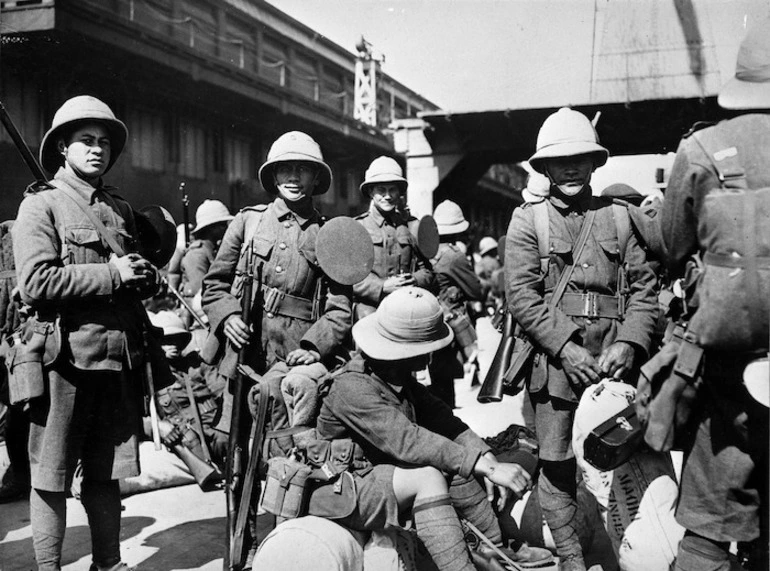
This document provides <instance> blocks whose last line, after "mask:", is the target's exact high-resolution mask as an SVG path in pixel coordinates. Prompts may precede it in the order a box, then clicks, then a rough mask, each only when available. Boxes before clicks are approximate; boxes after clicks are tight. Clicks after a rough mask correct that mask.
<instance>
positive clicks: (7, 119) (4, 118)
mask: <svg viewBox="0 0 770 571" xmlns="http://www.w3.org/2000/svg"><path fill="white" fill-rule="evenodd" d="M0 122H2V123H3V127H5V130H6V131H8V134H9V135H10V137H11V139H12V140H13V144H14V145H16V149H17V150H18V151H19V154H20V155H21V158H22V159H24V162H25V163H26V165H27V167H29V170H31V171H32V176H34V177H35V178H36V179H37V180H39V181H45V180H48V177H47V176H46V175H45V172H44V171H43V167H41V166H40V163H38V162H37V159H36V158H35V155H33V154H32V151H30V150H29V147H28V146H27V143H25V142H24V139H23V138H22V136H21V133H19V130H18V129H17V128H16V125H15V124H14V122H13V120H12V119H11V116H10V115H9V114H8V110H7V109H6V108H5V105H3V102H2V101H0Z"/></svg>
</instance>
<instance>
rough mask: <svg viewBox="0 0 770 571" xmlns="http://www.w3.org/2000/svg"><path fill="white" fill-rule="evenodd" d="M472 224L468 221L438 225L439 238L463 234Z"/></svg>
mask: <svg viewBox="0 0 770 571" xmlns="http://www.w3.org/2000/svg"><path fill="white" fill-rule="evenodd" d="M470 225H471V223H470V222H468V221H467V220H463V221H462V222H458V223H457V224H437V227H438V235H439V236H449V235H451V234H462V233H463V232H465V231H466V230H467V229H468V228H469V227H470Z"/></svg>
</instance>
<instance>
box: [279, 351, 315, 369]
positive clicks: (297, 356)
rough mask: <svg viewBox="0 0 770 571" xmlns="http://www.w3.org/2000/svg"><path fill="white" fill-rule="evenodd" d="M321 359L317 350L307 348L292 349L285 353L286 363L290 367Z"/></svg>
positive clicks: (308, 363)
mask: <svg viewBox="0 0 770 571" xmlns="http://www.w3.org/2000/svg"><path fill="white" fill-rule="evenodd" d="M320 360H321V354H320V353H319V352H318V351H313V350H308V349H294V351H292V352H291V353H289V354H288V355H286V364H287V365H289V366H290V367H294V366H296V365H310V364H312V363H317V362H318V361H320Z"/></svg>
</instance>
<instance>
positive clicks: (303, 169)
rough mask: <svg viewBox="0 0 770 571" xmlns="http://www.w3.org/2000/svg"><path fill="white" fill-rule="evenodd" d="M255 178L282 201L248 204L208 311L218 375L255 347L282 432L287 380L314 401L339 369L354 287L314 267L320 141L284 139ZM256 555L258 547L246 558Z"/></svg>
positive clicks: (222, 253)
mask: <svg viewBox="0 0 770 571" xmlns="http://www.w3.org/2000/svg"><path fill="white" fill-rule="evenodd" d="M259 179H260V182H261V183H262V186H263V187H264V189H265V190H266V191H267V192H268V193H270V194H273V195H276V197H275V199H274V200H273V202H271V203H270V204H257V205H255V206H250V207H247V208H244V209H243V210H242V211H241V212H239V213H238V214H237V215H236V216H235V218H234V219H233V221H232V222H231V223H230V226H228V228H227V232H225V236H224V238H223V240H222V246H221V247H220V249H219V252H218V253H217V257H216V259H215V260H214V262H213V263H212V265H211V268H210V269H209V272H208V274H206V276H205V277H204V279H203V293H202V306H203V310H204V312H205V313H206V315H207V316H208V318H209V323H210V325H211V334H210V336H209V337H210V340H212V341H216V342H217V343H220V344H221V346H224V347H223V349H224V350H223V351H221V355H220V356H221V360H220V362H219V372H220V374H221V375H223V376H224V377H226V378H228V379H232V378H234V376H235V374H236V363H237V357H238V351H239V350H240V349H241V347H243V346H244V345H246V344H249V345H250V347H251V350H250V351H249V352H248V362H247V363H245V364H247V365H250V366H251V367H252V368H253V369H254V370H255V371H256V372H257V373H260V374H263V373H266V374H265V378H266V379H267V380H268V382H269V385H270V390H271V395H272V396H273V399H272V409H271V411H270V418H271V423H272V428H273V429H275V430H277V429H281V428H287V427H289V425H290V423H291V422H292V421H293V420H294V418H292V419H290V418H289V413H288V411H287V409H286V406H285V404H284V400H283V398H282V396H281V385H282V383H283V385H284V386H285V388H286V390H287V392H289V391H290V392H292V393H293V395H294V399H295V400H298V401H299V400H302V399H306V400H310V401H313V402H315V401H314V399H315V398H316V392H317V388H316V381H319V380H320V379H321V378H323V376H324V375H325V374H326V372H327V367H333V366H335V365H336V358H337V357H339V356H340V355H341V353H342V344H343V341H345V339H346V338H347V336H348V335H349V332H350V327H351V299H350V295H351V291H350V288H349V287H343V286H341V285H339V284H336V283H334V282H332V281H331V280H328V279H326V278H325V276H324V274H323V272H322V271H321V269H320V267H319V266H318V264H317V262H316V254H315V242H316V236H317V234H318V230H319V228H320V226H321V224H322V223H323V220H322V218H321V215H320V214H319V213H318V211H317V210H316V209H315V208H314V206H313V197H314V196H317V195H320V194H324V193H325V192H326V191H328V190H329V187H330V186H331V180H332V173H331V169H330V168H329V165H327V164H326V163H325V162H324V160H323V155H322V154H321V149H320V147H319V146H318V143H316V142H315V141H314V140H313V139H312V138H311V137H310V136H308V135H307V134H305V133H301V132H299V131H291V132H289V133H285V134H283V135H281V136H280V137H279V138H278V139H277V140H276V141H275V142H274V143H273V145H272V146H271V147H270V151H269V152H268V155H267V161H266V162H265V163H264V164H263V165H262V167H261V168H260V169H259ZM249 254H251V255H252V259H253V262H254V268H255V273H256V275H257V277H258V278H259V279H260V280H261V281H259V283H256V284H255V287H254V299H255V300H258V301H259V303H260V304H261V305H262V307H261V308H258V309H257V310H256V311H255V315H257V316H260V317H261V319H258V320H257V323H255V324H254V329H255V331H257V332H258V334H257V335H256V336H254V335H252V332H251V331H250V330H249V328H248V327H247V326H246V324H245V323H244V322H243V320H242V319H241V315H240V314H241V301H240V295H241V291H242V287H243V271H244V270H245V268H246V267H247V263H248V260H247V256H248V255H249ZM253 337H256V338H253ZM289 372H290V373H291V374H289V375H287V373H289ZM255 388H258V387H255ZM303 391H304V394H300V393H302V392H303ZM224 395H225V402H224V407H225V411H224V412H223V415H222V421H221V422H220V425H219V428H220V429H222V430H224V431H227V432H229V430H230V426H229V424H228V423H229V421H230V414H229V409H231V408H232V395H231V394H230V392H229V391H225V392H224ZM256 396H257V394H256V393H255V394H252V396H251V398H250V400H254V398H256ZM310 406H312V404H311V405H310ZM308 436H309V435H308ZM295 438H296V439H300V438H301V435H299V434H296V435H295ZM272 446H274V447H275V448H274V452H275V453H286V452H287V451H288V450H290V449H291V448H292V447H293V446H294V439H293V438H292V436H284V437H281V438H276V439H274V440H272ZM255 549H256V544H254V545H252V552H251V554H250V557H251V556H253V551H254V550H255Z"/></svg>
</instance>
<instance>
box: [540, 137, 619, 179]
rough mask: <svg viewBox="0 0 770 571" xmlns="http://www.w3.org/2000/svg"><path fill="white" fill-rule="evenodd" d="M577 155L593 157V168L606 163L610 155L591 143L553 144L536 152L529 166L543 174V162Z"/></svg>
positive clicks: (605, 150)
mask: <svg viewBox="0 0 770 571" xmlns="http://www.w3.org/2000/svg"><path fill="white" fill-rule="evenodd" d="M577 155H593V156H594V157H595V161H596V164H595V166H594V168H599V167H600V166H603V165H604V164H605V163H606V162H607V158H608V157H609V156H610V153H609V151H608V150H607V149H605V148H604V147H602V146H601V145H599V144H598V143H591V142H589V141H575V142H566V143H555V144H553V145H548V146H547V147H543V148H542V149H540V150H538V151H537V152H536V153H535V154H534V155H532V157H531V158H530V159H529V164H530V165H531V166H532V168H533V169H535V170H536V171H537V172H539V173H540V174H545V168H544V166H543V161H545V160H547V159H558V158H563V157H574V156H577Z"/></svg>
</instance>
